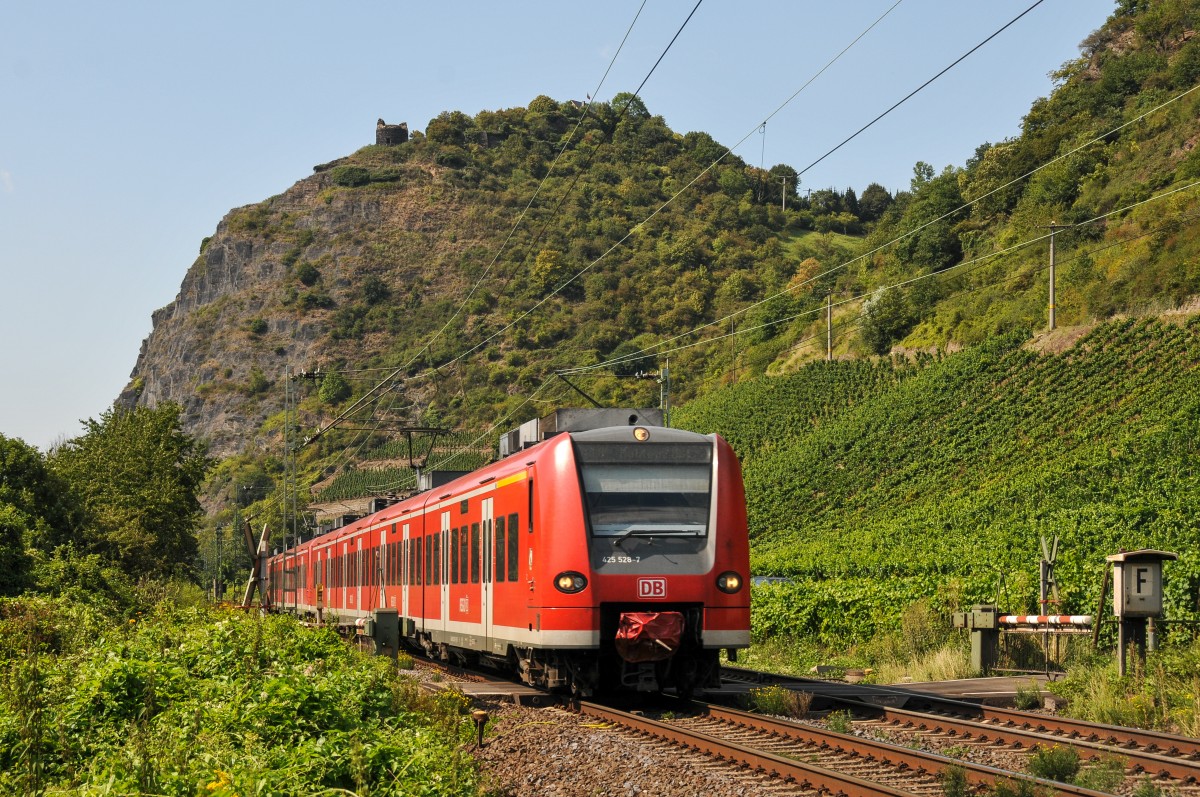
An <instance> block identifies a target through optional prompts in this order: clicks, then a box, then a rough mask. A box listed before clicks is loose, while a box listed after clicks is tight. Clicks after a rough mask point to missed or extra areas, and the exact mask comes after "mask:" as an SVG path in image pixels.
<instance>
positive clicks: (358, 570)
mask: <svg viewBox="0 0 1200 797" xmlns="http://www.w3.org/2000/svg"><path fill="white" fill-rule="evenodd" d="M362 560H363V547H362V537H355V538H354V556H353V557H351V560H350V567H351V569H352V570H353V571H354V608H355V609H361V608H362V582H363V566H362Z"/></svg>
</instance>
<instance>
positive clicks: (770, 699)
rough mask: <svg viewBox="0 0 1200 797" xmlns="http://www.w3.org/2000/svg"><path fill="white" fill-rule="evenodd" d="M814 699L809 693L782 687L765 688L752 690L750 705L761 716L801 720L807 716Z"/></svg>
mask: <svg viewBox="0 0 1200 797" xmlns="http://www.w3.org/2000/svg"><path fill="white" fill-rule="evenodd" d="M812 699H813V696H812V694H811V693H809V692H797V691H794V690H792V689H787V688H785V687H782V686H764V687H762V688H761V689H751V690H750V694H749V699H748V703H749V705H750V708H751V709H752V710H754V711H757V712H758V713H760V714H773V715H775V716H779V717H796V718H800V717H804V716H807V714H808V708H809V706H811V705H812Z"/></svg>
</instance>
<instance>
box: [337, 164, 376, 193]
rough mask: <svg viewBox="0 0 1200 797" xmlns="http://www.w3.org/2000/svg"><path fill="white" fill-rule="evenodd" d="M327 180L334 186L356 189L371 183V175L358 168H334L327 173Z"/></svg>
mask: <svg viewBox="0 0 1200 797" xmlns="http://www.w3.org/2000/svg"><path fill="white" fill-rule="evenodd" d="M329 179H331V180H333V184H334V185H340V186H343V187H345V188H357V187H358V186H361V185H366V184H367V183H369V182H371V173H370V172H368V171H367V170H366V169H364V168H362V167H360V166H335V167H334V168H333V169H331V170H330V171H329Z"/></svg>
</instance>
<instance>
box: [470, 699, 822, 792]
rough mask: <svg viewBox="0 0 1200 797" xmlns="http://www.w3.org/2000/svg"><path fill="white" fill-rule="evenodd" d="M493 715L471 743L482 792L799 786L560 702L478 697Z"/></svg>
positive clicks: (724, 789) (786, 789)
mask: <svg viewBox="0 0 1200 797" xmlns="http://www.w3.org/2000/svg"><path fill="white" fill-rule="evenodd" d="M480 707H481V708H483V709H484V710H486V711H487V712H488V713H489V715H490V716H491V721H490V723H489V725H488V731H487V736H486V737H485V739H484V744H483V747H482V748H477V749H474V750H473V754H474V755H475V758H476V760H478V761H479V763H480V767H481V769H482V770H483V772H484V776H485V783H486V789H487V791H486V793H487V794H489V795H492V797H500V796H501V795H518V794H520V795H528V794H538V795H620V796H621V797H636V795H646V796H647V797H650V795H653V796H654V797H744V795H747V794H766V795H771V794H799V793H802V792H801V790H800V789H799V788H798V787H796V786H793V785H789V784H786V783H783V782H782V781H780V780H772V779H770V778H767V777H766V776H765V775H760V774H756V773H753V772H750V771H748V770H744V769H738V768H736V767H733V766H731V765H729V764H724V763H721V762H718V761H714V760H712V759H710V758H708V757H707V756H704V755H701V754H699V753H694V752H691V751H688V750H684V749H682V748H680V747H677V746H674V745H670V744H667V743H665V742H661V741H656V740H651V739H646V738H643V737H641V736H639V735H637V734H634V733H632V732H630V731H625V730H621V729H618V728H614V727H612V726H609V725H607V724H605V723H602V722H598V721H596V720H595V719H594V718H591V717H584V716H581V715H578V714H573V713H571V712H569V711H566V710H564V709H561V708H541V709H534V708H526V707H522V706H515V705H513V704H511V703H498V702H484V703H482V704H481V706H480Z"/></svg>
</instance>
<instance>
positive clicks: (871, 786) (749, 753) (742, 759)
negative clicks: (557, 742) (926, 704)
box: [575, 703, 913, 797]
mask: <svg viewBox="0 0 1200 797" xmlns="http://www.w3.org/2000/svg"><path fill="white" fill-rule="evenodd" d="M575 708H576V710H578V711H579V712H580V713H582V714H586V715H587V716H590V717H595V718H597V719H602V720H606V721H609V722H614V723H617V724H619V725H623V726H625V727H627V728H631V729H633V730H635V731H637V732H639V733H642V734H646V735H648V736H653V737H655V738H658V739H663V740H665V741H668V742H671V743H673V744H679V745H683V746H686V747H688V748H690V749H692V750H696V751H699V752H701V753H704V754H705V755H709V756H713V757H715V758H720V759H723V760H726V761H732V762H734V763H736V764H740V765H743V766H747V767H751V768H753V769H754V770H756V771H761V772H764V773H766V774H768V775H770V776H772V777H778V778H782V779H784V780H785V781H788V782H794V783H796V784H797V785H799V786H800V787H801V788H804V789H811V790H815V791H819V792H823V793H826V794H829V795H833V796H834V797H913V793H912V792H907V791H902V790H900V789H897V788H895V787H892V786H888V785H885V784H882V783H872V782H871V781H869V780H863V779H862V778H857V777H854V776H853V775H847V774H845V773H842V772H835V771H834V770H831V769H825V768H824V767H818V766H815V765H813V764H806V763H804V762H802V761H796V760H794V759H791V758H784V757H783V756H777V755H774V754H772V753H767V752H763V751H760V750H754V749H751V748H749V747H745V746H743V745H739V744H736V743H734V742H728V741H725V740H723V739H719V738H717V737H715V736H710V735H709V734H706V733H700V732H699V731H691V730H687V729H685V728H679V727H675V726H673V725H672V724H670V723H667V722H659V721H657V720H652V719H649V718H648V717H643V716H639V715H637V714H630V713H629V712H626V711H619V710H617V709H613V708H609V707H607V706H601V705H598V704H596V703H578V704H576V705H575Z"/></svg>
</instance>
